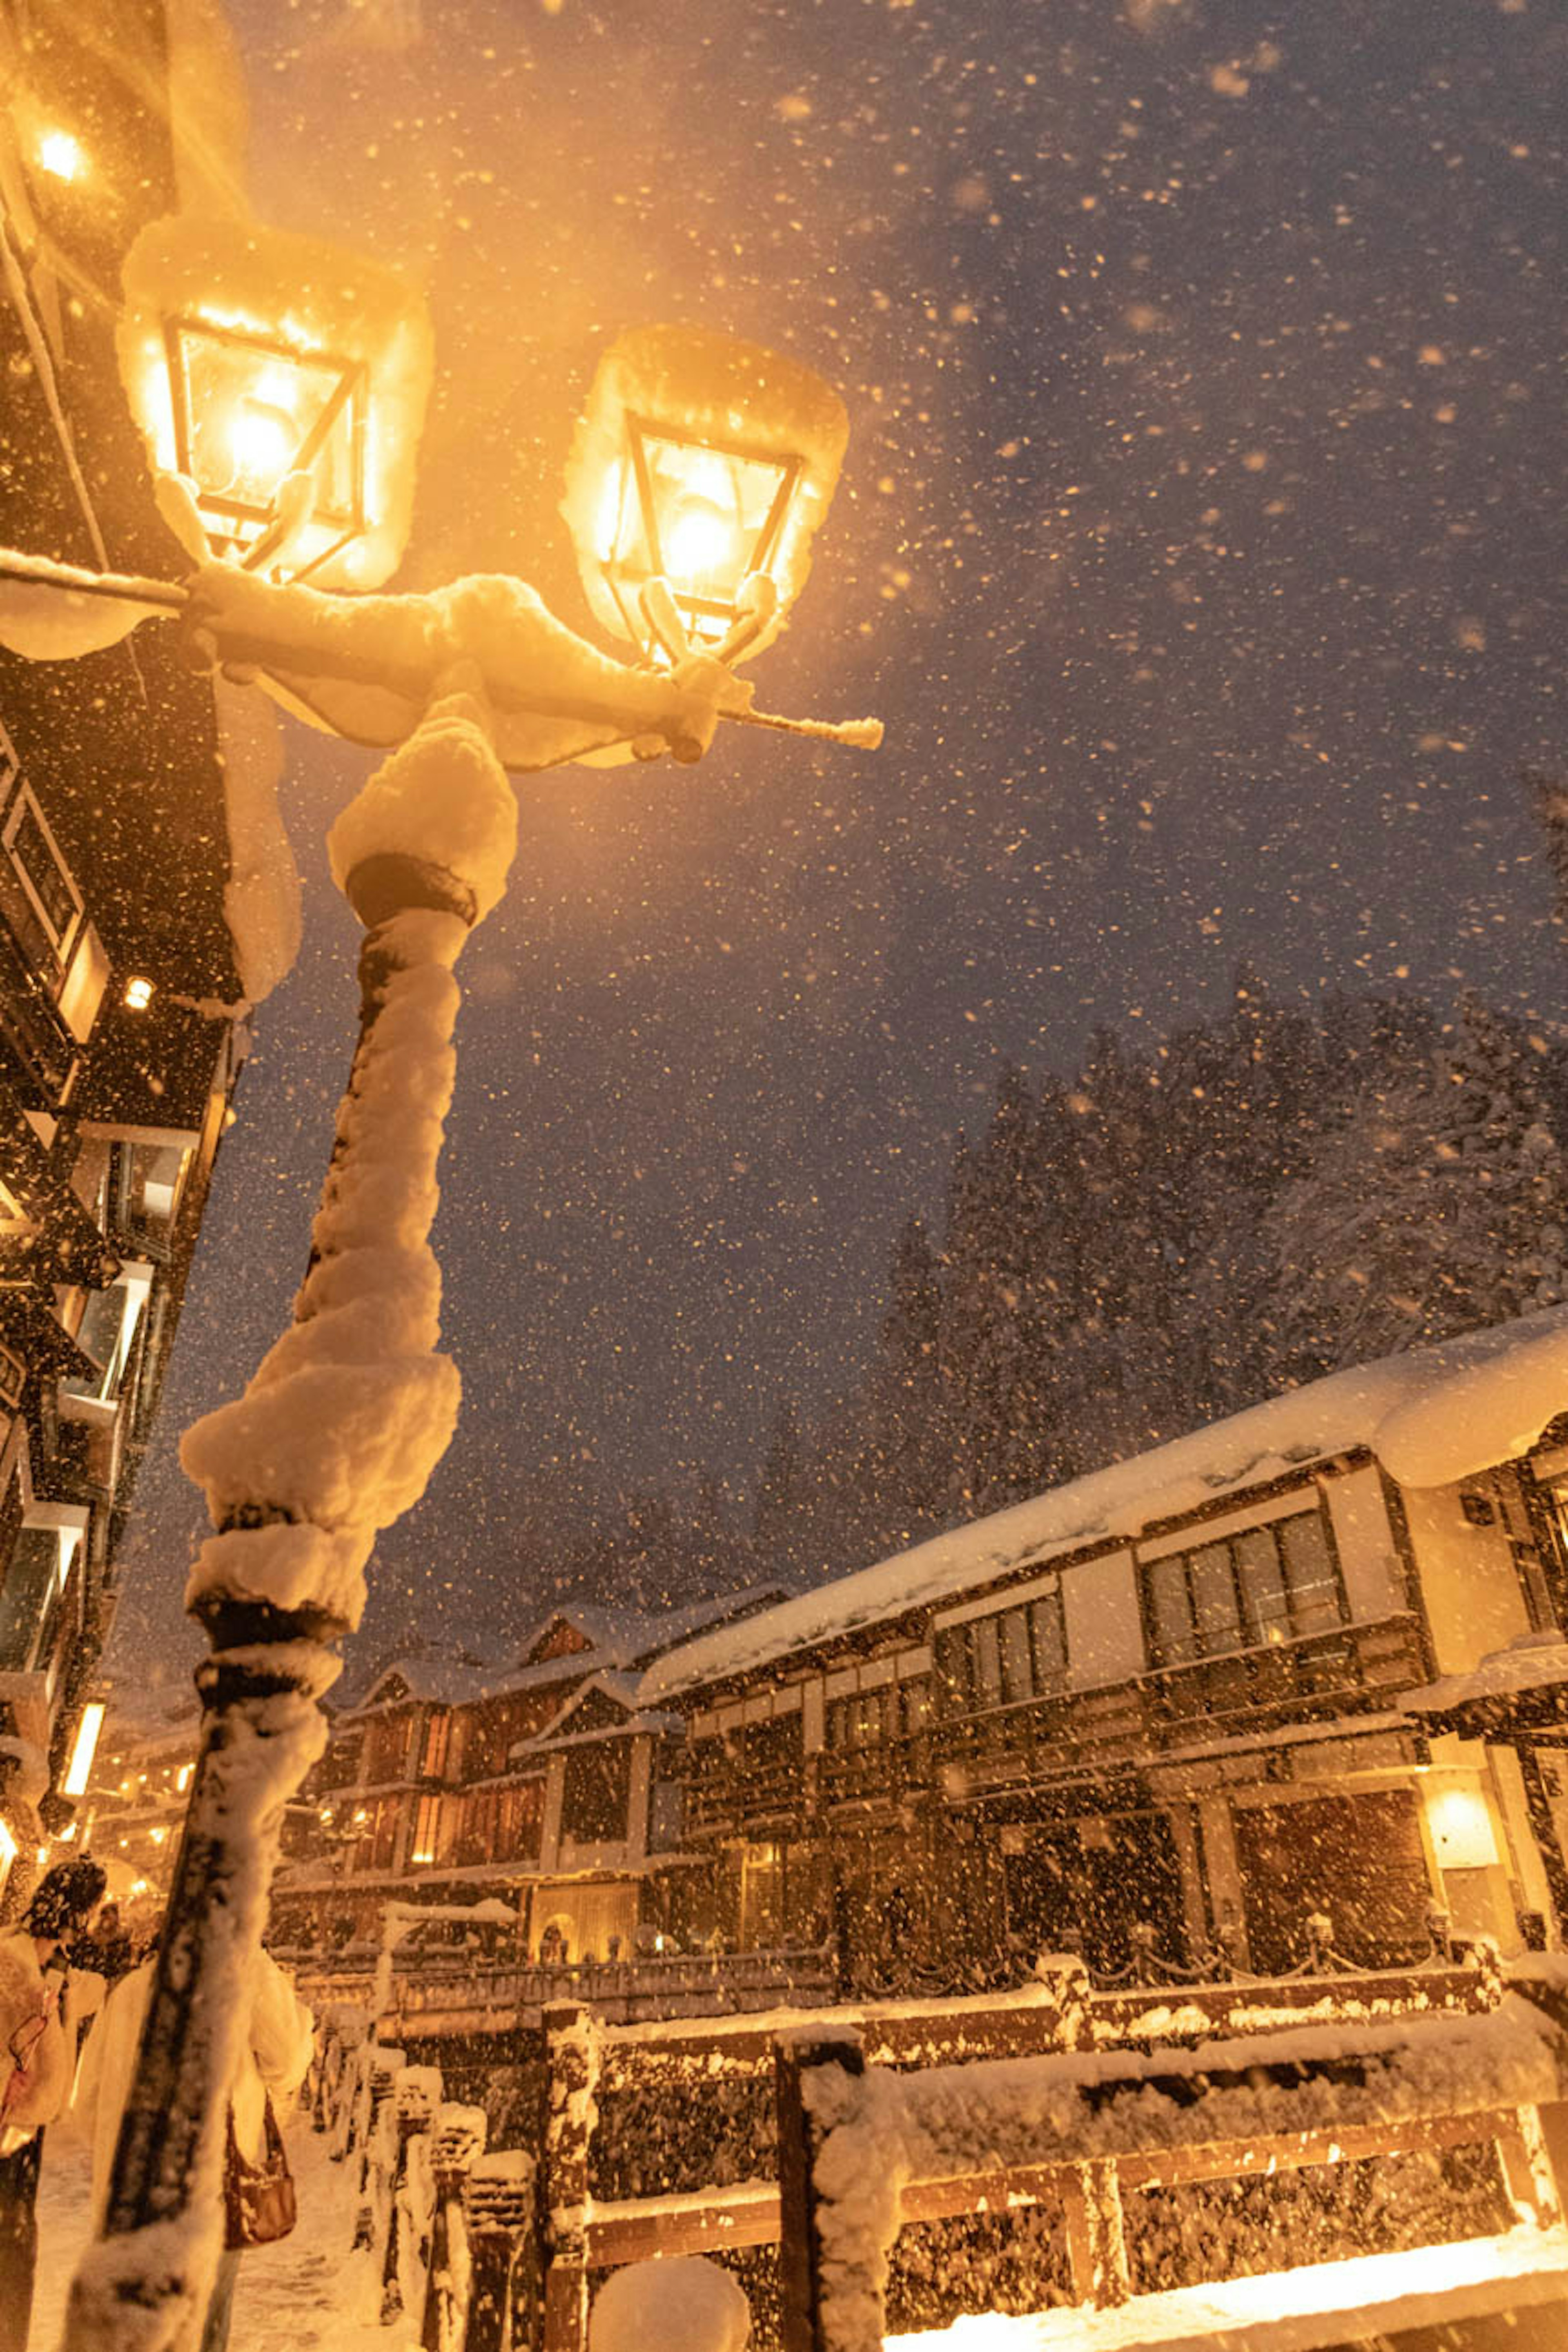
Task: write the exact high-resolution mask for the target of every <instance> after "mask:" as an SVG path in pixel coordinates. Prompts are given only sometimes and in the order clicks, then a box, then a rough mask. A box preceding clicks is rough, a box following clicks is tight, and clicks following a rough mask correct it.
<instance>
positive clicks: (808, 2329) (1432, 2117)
mask: <svg viewBox="0 0 1568 2352" xmlns="http://www.w3.org/2000/svg"><path fill="white" fill-rule="evenodd" d="M1547 1999H1548V2000H1549V2001H1550V2002H1551V2004H1552V2009H1553V2012H1554V2013H1553V2014H1548V2013H1547V2010H1546V2009H1545V2008H1543V2007H1542V2006H1541V2005H1539V2004H1538V2001H1533V2000H1526V1999H1523V1998H1521V1997H1520V1996H1519V1995H1517V1994H1516V1995H1515V1996H1513V1997H1511V1998H1510V1999H1508V2000H1505V2001H1504V2002H1503V2004H1502V2006H1501V2007H1500V2009H1498V2010H1497V2011H1493V2012H1492V2013H1490V2014H1486V2015H1472V2016H1455V2015H1447V2016H1443V2017H1430V2016H1428V2017H1419V2016H1416V2017H1408V2018H1405V2019H1402V2020H1399V2021H1394V2022H1390V2023H1379V2024H1373V2025H1355V2026H1346V2025H1342V2024H1340V2025H1333V2026H1312V2027H1308V2028H1305V2029H1302V2030H1300V2031H1297V2032H1289V2033H1264V2034H1254V2035H1249V2036H1247V2037H1245V2038H1240V2039H1236V2040H1228V2041H1218V2042H1205V2043H1204V2044H1202V2045H1201V2046H1200V2047H1199V2048H1197V2049H1194V2050H1170V2049H1165V2050H1157V2051H1152V2052H1150V2051H1137V2050H1121V2051H1107V2050H1092V2049H1082V2050H1077V2051H1064V2052H1061V2053H1057V2054H1055V2055H1051V2056H1046V2057H1037V2058H1028V2059H1008V2060H1001V2061H981V2062H979V2063H972V2064H968V2065H956V2066H955V2065H942V2066H931V2067H922V2068H918V2069H916V2070H914V2071H912V2072H908V2073H903V2074H899V2073H895V2072H893V2071H892V2070H891V2069H889V2068H888V2067H886V2066H883V2065H874V2064H873V2065H868V2064H867V2063H866V2050H865V2046H864V2043H865V2037H864V2036H863V2035H862V2034H861V2033H859V2032H857V2031H855V2030H854V2029H852V2028H847V2027H845V2026H843V2025H835V2026H833V2027H832V2028H830V2029H825V2028H824V2027H823V2026H822V2025H821V2024H815V2025H812V2026H810V2027H805V2028H800V2029H795V2030H794V2031H792V2032H783V2033H781V2034H780V2036H779V2043H778V2070H779V2071H778V2091H779V2156H780V2189H781V2215H780V2230H781V2256H780V2263H781V2277H782V2284H783V2292H784V2331H783V2346H784V2352H881V2347H882V2344H883V2340H884V2336H886V2334H887V2312H886V2290H887V2284H888V2276H889V2256H890V2253H891V2251H892V2248H893V2243H894V2241H895V2239H896V2238H897V2236H898V2233H899V2231H900V2228H901V2227H902V2226H904V2225H906V2224H909V2223H919V2222H929V2221H936V2220H939V2219H942V2218H944V2217H951V2216H954V2215H963V2214H973V2213H979V2212H983V2211H987V2210H988V2211H991V2212H993V2213H995V2212H1005V2213H1007V2214H1008V2215H1010V2216H1011V2215H1016V2214H1017V2213H1018V2212H1020V2211H1021V2210H1025V2209H1028V2208H1035V2207H1046V2208H1047V2209H1053V2208H1054V2209H1055V2210H1056V2211H1057V2212H1058V2213H1059V2215H1060V2218H1061V2223H1062V2227H1063V2231H1064V2233H1065V2239H1066V2252H1067V2263H1068V2275H1069V2279H1070V2289H1069V2299H1070V2301H1071V2302H1072V2303H1073V2304H1076V2305H1079V2306H1080V2307H1081V2306H1089V2307H1090V2308H1092V2309H1094V2310H1100V2311H1106V2310H1110V2309H1114V2308H1115V2307H1116V2306H1118V2305H1123V2304H1126V2303H1128V2302H1129V2301H1130V2300H1131V2299H1132V2297H1133V2294H1134V2284H1133V2276H1132V2268H1131V2263H1130V2258H1129V2233H1128V2228H1127V2222H1126V2218H1125V2214H1124V2209H1123V2202H1122V2199H1123V2192H1124V2191H1128V2190H1140V2191H1143V2190H1149V2189H1173V2188H1176V2187H1180V2186H1184V2185H1186V2184H1192V2183H1197V2182H1207V2181H1239V2180H1246V2179H1256V2178H1258V2177H1259V2176H1267V2177H1269V2178H1270V2179H1272V2178H1275V2177H1277V2176H1278V2175H1279V2174H1282V2173H1287V2172H1289V2171H1293V2170H1296V2169H1300V2168H1309V2167H1316V2166H1332V2165H1338V2164H1341V2163H1344V2162H1350V2161H1354V2160H1356V2159H1360V2158H1373V2157H1388V2156H1395V2155H1400V2154H1405V2153H1408V2152H1411V2151H1418V2150H1419V2151H1425V2150H1453V2149H1459V2148H1476V2147H1485V2146H1487V2145H1491V2146H1492V2147H1495V2149H1496V2151H1497V2158H1498V2162H1499V2164H1500V2173H1501V2185H1502V2188H1503V2189H1504V2190H1505V2192H1506V2196H1507V2199H1508V2200H1509V2201H1510V2204H1511V2207H1512V2210H1513V2212H1514V2213H1515V2215H1516V2216H1517V2223H1516V2227H1517V2228H1519V2229H1523V2230H1526V2231H1531V2232H1533V2233H1534V2234H1533V2239H1532V2242H1531V2243H1532V2246H1533V2250H1534V2252H1535V2253H1536V2255H1537V2256H1538V2257H1539V2261H1538V2268H1541V2269H1543V2270H1545V2271H1546V2272H1547V2273H1550V2275H1551V2276H1552V2278H1553V2279H1554V2280H1555V2281H1556V2282H1557V2284H1558V2285H1559V2286H1561V2285H1568V2231H1565V2230H1564V2227H1563V2210H1562V2199H1561V2185H1560V2183H1559V2180H1558V2179H1557V2176H1556V2172H1555V2169H1554V2167H1553V2164H1552V2160H1551V2158H1550V2157H1549V2155H1548V2152H1547V2140H1546V2136H1545V2134H1544V2133H1543V2130H1542V2118H1541V2110H1542V2106H1547V2107H1551V2108H1558V2107H1560V2106H1561V2104H1562V2102H1563V2100H1564V2097H1565V2096H1568V2004H1565V2003H1564V2002H1563V2000H1562V1997H1561V1995H1555V1996H1553V1995H1551V1994H1548V1995H1547ZM1456 2234H1457V2233H1456ZM1443 2242H1446V2241H1444V2240H1438V2241H1436V2243H1443ZM1362 2251H1363V2252H1364V2251H1373V2250H1370V2249H1364V2248H1363V2249H1362ZM1516 2251H1517V2249H1516ZM1241 2267H1243V2268H1247V2267H1253V2268H1257V2267H1258V2265H1257V2264H1252V2265H1247V2264H1243V2265H1241ZM1263 2267H1268V2268H1273V2269H1281V2270H1289V2269H1290V2268H1291V2267H1292V2266H1291V2265H1289V2264H1288V2263H1273V2264H1268V2265H1264V2266H1263ZM1324 2267H1326V2268H1332V2267H1333V2266H1332V2265H1327V2266H1324ZM1514 2267H1515V2268H1516V2269H1517V2267H1518V2265H1517V2264H1516V2265H1515V2266H1514ZM1440 2275H1441V2271H1440V2266H1438V2269H1437V2270H1436V2271H1435V2272H1433V2273H1431V2278H1432V2279H1436V2280H1438V2281H1439V2282H1440ZM1430 2283H1431V2282H1430V2280H1429V2281H1428V2284H1430ZM1516 2286H1517V2280H1516V2279H1513V2280H1510V2283H1509V2284H1508V2285H1506V2286H1501V2285H1500V2287H1499V2289H1498V2292H1497V2296H1496V2298H1495V2299H1494V2300H1493V2302H1492V2304H1491V2305H1489V2306H1486V2305H1478V2304H1477V2302H1476V2300H1475V2295H1476V2285H1475V2282H1474V2280H1473V2279H1469V2280H1468V2281H1467V2287H1466V2293H1467V2296H1468V2300H1467V2301H1466V2304H1465V2311H1466V2313H1467V2314H1472V2313H1474V2312H1475V2311H1476V2310H1477V2309H1478V2308H1484V2307H1489V2308H1491V2309H1494V2310H1496V2309H1501V2308H1505V2307H1507V2305H1508V2303H1509V2301H1510V2297H1511V2296H1512V2294H1513V2293H1514V2291H1515V2288H1516ZM1048 2299H1049V2298H1048V2297H1045V2296H1042V2300H1043V2301H1044V2300H1048ZM1162 2299H1163V2298H1162ZM1151 2300H1153V2298H1151ZM1331 2300H1332V2298H1330V2301H1331ZM1336 2327H1337V2330H1338V2333H1337V2334H1335V2335H1334V2336H1324V2337H1322V2338H1321V2339H1314V2338H1313V2336H1311V2334H1310V2332H1303V2333H1301V2334H1300V2335H1299V2336H1297V2337H1295V2338H1293V2339H1292V2341H1293V2342H1297V2343H1299V2344H1300V2345H1303V2346H1304V2345H1306V2344H1309V2343H1310V2342H1312V2341H1313V2340H1321V2341H1323V2342H1325V2343H1326V2342H1329V2341H1331V2340H1338V2338H1339V2334H1342V2311H1341V2315H1340V2318H1339V2320H1338V2322H1337V2323H1336ZM930 2340H931V2342H932V2343H935V2342H938V2341H940V2340H941V2339H940V2338H934V2337H933V2338H931V2339H930ZM1118 2340H1121V2339H1120V2337H1119V2339H1118ZM1126 2340H1127V2341H1128V2342H1131V2341H1133V2340H1138V2341H1142V2340H1144V2339H1143V2338H1142V2336H1138V2334H1137V2330H1136V2329H1135V2328H1134V2329H1131V2330H1130V2331H1129V2332H1128V2334H1127V2336H1126Z"/></svg>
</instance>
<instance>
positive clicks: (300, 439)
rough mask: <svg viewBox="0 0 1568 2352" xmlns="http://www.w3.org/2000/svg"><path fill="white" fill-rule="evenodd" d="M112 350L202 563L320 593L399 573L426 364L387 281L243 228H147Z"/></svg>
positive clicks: (406, 294)
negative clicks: (245, 569)
mask: <svg viewBox="0 0 1568 2352" xmlns="http://www.w3.org/2000/svg"><path fill="white" fill-rule="evenodd" d="M118 341H119V356H120V370H121V376H122V378H123V380H124V384H125V390H126V394H127V396H128V398H129V400H130V403H131V408H132V415H134V416H135V419H136V422H137V424H138V425H140V427H141V429H142V434H143V436H144V437H145V439H146V442H147V445H148V448H149V451H150V452H151V455H152V459H153V467H154V470H155V472H157V473H159V474H161V475H173V476H176V477H178V478H180V479H181V480H183V482H184V486H185V488H186V489H187V491H188V492H189V494H190V497H191V499H193V500H194V502H195V512H196V514H197V515H198V516H199V517H200V520H201V526H202V529H203V531H204V532H205V537H206V541H207V544H208V547H209V548H210V550H211V551H212V552H213V553H214V554H215V555H218V556H223V557H228V558H230V559H232V560H234V561H237V562H247V563H251V564H255V565H260V564H262V563H267V564H268V565H269V566H270V567H271V568H274V569H282V570H283V571H285V572H287V575H288V577H289V578H290V579H294V580H305V579H308V580H310V582H311V583H313V584H314V585H316V586H317V587H321V588H374V587H377V586H379V585H380V583H382V582H383V581H384V580H385V579H386V578H387V577H388V575H389V574H390V573H391V572H393V571H394V570H395V567H396V565H397V562H398V560H399V558H400V557H401V555H402V552H403V549H404V545H405V541H406V540H407V536H408V524H409V517H410V511H411V509H412V504H413V484H414V463H413V460H414V452H415V448H416V444H417V441H418V437H419V430H420V426H421V425H422V424H423V421H424V415H425V404H426V397H427V395H428V392H429V386H430V372H431V359H432V352H431V338H430V328H429V321H428V319H427V317H426V310H425V305H424V301H423V299H422V298H421V297H420V296H419V295H418V294H416V292H415V291H414V290H413V289H411V288H410V287H409V285H408V284H407V282H406V281H405V279H404V278H402V277H400V276H399V275H398V274H397V273H396V272H395V271H394V270H390V269H387V268H384V267H383V266H382V265H380V264H379V263H374V262H370V261H366V260H363V259H362V258H361V257H358V256H355V255H351V254H345V253H342V252H341V251H340V250H339V249H338V247H335V246H331V245H324V244H322V243H321V242H320V241H319V240H317V239H316V238H313V237H303V236H290V235H287V234H285V233H284V232H282V231H280V230H277V229H268V228H261V227H258V226H256V225H255V224H254V223H247V222H239V221H231V220H221V219H214V220H197V219H195V218H193V217H187V216H185V215H180V216H177V217H175V218H173V219H169V220H161V221H154V222H153V223H152V224H151V225H150V226H148V227H147V228H145V229H143V230H142V234H141V236H139V237H138V238H137V240H136V242H135V244H134V245H133V246H132V249H131V252H130V254H129V255H128V257H127V258H126V263H125V307H124V310H123V311H122V313H121V321H120V328H119V338H118Z"/></svg>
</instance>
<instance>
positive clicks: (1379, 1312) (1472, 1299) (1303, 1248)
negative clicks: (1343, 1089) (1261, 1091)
mask: <svg viewBox="0 0 1568 2352" xmlns="http://www.w3.org/2000/svg"><path fill="white" fill-rule="evenodd" d="M1530 1059H1531V1057H1530V1055H1529V1051H1528V1046H1527V1045H1526V1044H1525V1043H1524V1041H1523V1040H1521V1037H1520V1036H1519V1035H1518V1034H1516V1033H1514V1032H1512V1031H1511V1030H1510V1028H1509V1027H1508V1026H1507V1025H1506V1024H1503V1023H1502V1022H1500V1020H1499V1019H1498V1018H1497V1017H1496V1016H1495V1015H1493V1014H1490V1013H1487V1012H1486V1011H1484V1010H1483V1008H1481V1007H1480V1006H1479V1005H1478V1004H1475V1003H1467V1004H1465V1005H1464V1006H1463V1007H1462V1008H1461V1010H1460V1012H1459V1013H1458V1017H1457V1019H1456V1020H1455V1022H1454V1023H1453V1024H1451V1026H1450V1028H1449V1029H1448V1030H1447V1031H1446V1032H1445V1033H1444V1034H1443V1036H1442V1038H1441V1039H1440V1040H1439V1042H1438V1045H1437V1047H1436V1050H1435V1051H1433V1052H1431V1053H1429V1054H1427V1055H1422V1056H1420V1057H1418V1058H1416V1059H1415V1060H1414V1061H1412V1062H1411V1063H1410V1064H1408V1065H1407V1066H1406V1067H1405V1069H1404V1071H1403V1072H1401V1073H1400V1074H1399V1075H1398V1076H1396V1077H1394V1078H1393V1079H1392V1080H1390V1081H1389V1082H1388V1083H1386V1084H1384V1085H1383V1086H1380V1087H1375V1088H1373V1089H1372V1090H1370V1091H1368V1092H1367V1093H1366V1094H1364V1095H1361V1096H1358V1097H1356V1098H1355V1099H1354V1100H1353V1101H1352V1106H1351V1108H1350V1109H1349V1111H1348V1113H1347V1115H1346V1117H1345V1118H1344V1119H1343V1121H1342V1123H1341V1125H1340V1126H1339V1127H1338V1128H1337V1129H1335V1130H1334V1131H1333V1132H1332V1133H1331V1134H1330V1135H1329V1136H1327V1137H1326V1138H1325V1139H1324V1140H1323V1142H1322V1144H1321V1147H1320V1149H1319V1150H1318V1151H1317V1153H1316V1154H1315V1156H1314V1158H1313V1161H1312V1164H1311V1167H1310V1170H1309V1171H1308V1172H1307V1173H1306V1174H1305V1175H1303V1176H1302V1177H1301V1178H1300V1179H1299V1180H1298V1181H1296V1182H1295V1183H1293V1184H1290V1185H1288V1186H1287V1187H1286V1188H1285V1189H1284V1191H1283V1192H1282V1193H1281V1195H1280V1197H1279V1201H1278V1202H1277V1203H1276V1205H1275V1208H1274V1211H1273V1213H1272V1214H1271V1216H1270V1219H1269V1236H1270V1244H1271V1248H1272V1252H1273V1256H1274V1263H1275V1268H1276V1276H1275V1280H1276V1298H1277V1311H1276V1316H1275V1328H1276V1332H1277V1342H1276V1350H1275V1361H1274V1370H1275V1372H1276V1374H1277V1376H1278V1377H1279V1379H1281V1380H1284V1381H1300V1380H1310V1379H1313V1378H1315V1377H1316V1376H1317V1375H1318V1374H1319V1373H1321V1372H1323V1371H1327V1370H1333V1369H1335V1368H1337V1367H1339V1366H1342V1365H1346V1364H1352V1363H1357V1362H1363V1361H1366V1360H1369V1359H1372V1358H1375V1357H1377V1356H1381V1355H1390V1354H1395V1353H1397V1352H1399V1351H1400V1350H1401V1349H1405V1348H1408V1347H1414V1346H1417V1345H1419V1344H1421V1343H1422V1342H1424V1341H1427V1340H1433V1339H1447V1338H1449V1337H1451V1336H1452V1335H1454V1334H1455V1333H1457V1332H1460V1331H1468V1330H1473V1329H1476V1328H1479V1327H1480V1326H1481V1325H1484V1324H1487V1323H1493V1322H1501V1321H1505V1320H1507V1319H1508V1318H1510V1317H1511V1316H1515V1315H1521V1314H1525V1313H1528V1312H1529V1311H1530V1310H1531V1308H1533V1307H1544V1306H1550V1305H1552V1304H1554V1303H1555V1302H1556V1301H1557V1300H1558V1299H1560V1298H1562V1297H1563V1296H1565V1295H1568V1268H1565V1266H1564V1263H1563V1258H1564V1232H1565V1229H1568V1195H1565V1192H1564V1186H1563V1172H1562V1167H1561V1162H1560V1158H1559V1154H1558V1151H1557V1149H1556V1146H1555V1143H1554V1142H1553V1139H1552V1135H1551V1132H1550V1129H1549V1127H1548V1124H1547V1116H1546V1105H1545V1100H1544V1097H1543V1095H1542V1088H1541V1085H1540V1081H1539V1079H1538V1078H1537V1077H1536V1076H1535V1074H1534V1073H1533V1072H1532V1070H1531V1066H1530Z"/></svg>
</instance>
